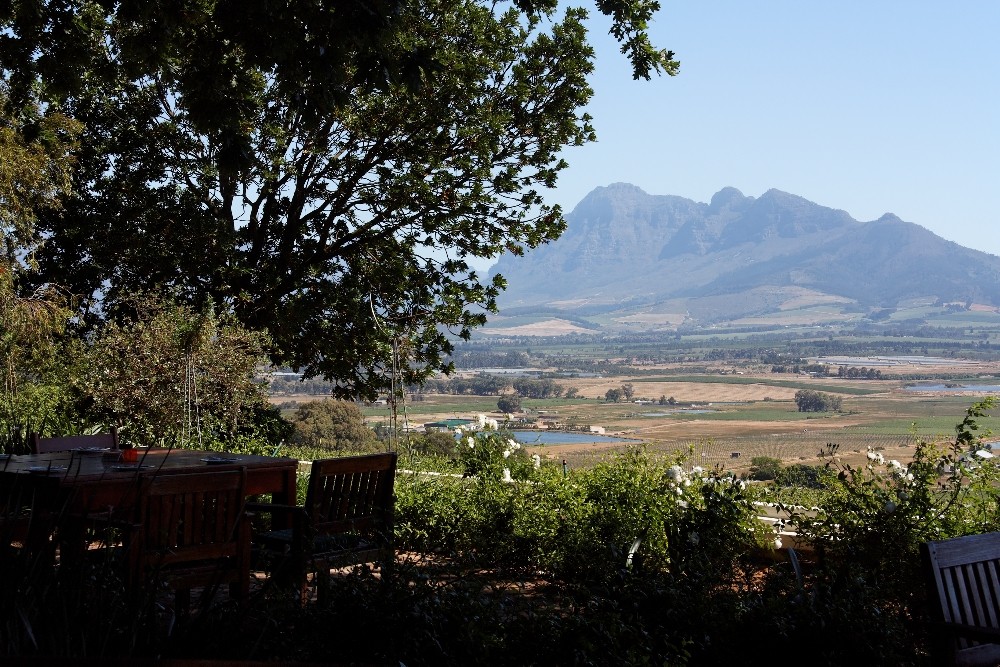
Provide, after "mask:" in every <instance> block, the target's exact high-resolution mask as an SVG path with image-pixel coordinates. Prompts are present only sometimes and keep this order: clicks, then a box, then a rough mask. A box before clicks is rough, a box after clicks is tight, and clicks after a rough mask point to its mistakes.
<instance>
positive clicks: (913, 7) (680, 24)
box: [549, 0, 1000, 255]
mask: <svg viewBox="0 0 1000 667" xmlns="http://www.w3.org/2000/svg"><path fill="white" fill-rule="evenodd" d="M661 2H662V4H663V8H662V10H661V11H660V13H659V14H658V15H657V18H656V19H655V21H654V23H653V25H652V30H651V32H652V36H653V39H654V43H655V44H656V45H657V46H660V47H663V48H669V49H672V50H673V51H675V52H676V54H677V58H678V59H679V60H680V61H681V71H680V74H679V75H678V76H676V77H666V76H661V77H657V78H654V79H653V80H652V81H648V82H647V81H633V80H632V78H631V69H630V66H629V64H628V62H627V60H626V59H625V58H624V56H622V55H620V54H619V53H618V50H617V45H616V44H615V42H614V41H613V40H612V39H611V38H609V37H607V35H606V31H607V25H608V24H607V22H606V21H604V20H597V19H594V20H593V31H592V38H593V42H594V43H595V46H596V48H597V69H596V72H595V74H594V76H593V78H592V85H593V87H594V90H595V95H594V98H593V101H592V103H591V105H590V106H589V108H588V111H589V113H590V114H591V115H592V116H594V124H595V126H596V129H597V134H598V141H597V143H592V144H588V145H586V146H584V147H582V148H572V149H568V150H567V151H566V152H565V153H564V156H565V158H566V159H567V161H568V162H569V163H570V167H569V169H567V170H566V171H564V172H563V173H562V175H561V176H560V179H559V184H558V186H557V188H556V189H555V190H554V191H552V192H551V193H549V199H550V201H551V202H553V203H558V204H561V205H562V206H563V208H564V209H565V210H566V211H567V212H569V211H570V210H572V208H573V207H574V206H575V205H576V204H577V203H578V202H579V201H580V200H581V199H582V198H583V197H584V196H585V195H586V194H587V193H588V192H590V191H591V190H593V189H594V188H595V187H598V186H602V185H607V184H609V183H614V182H619V181H622V182H628V183H633V184H635V185H638V186H639V187H641V188H642V189H644V190H645V191H646V192H649V193H650V194H670V195H679V196H682V197H687V198H690V199H694V200H695V201H701V202H707V201H708V200H709V199H710V198H711V196H712V195H713V194H714V193H715V192H717V191H718V190H720V189H722V188H723V187H726V186H733V187H736V188H738V189H739V190H741V191H742V192H743V194H745V195H750V196H754V197H757V196H760V195H761V194H762V193H764V192H765V191H767V190H769V189H770V188H777V189H779V190H784V191H786V192H791V193H793V194H796V195H800V196H802V197H805V198H806V199H809V200H811V201H814V202H816V203H818V204H821V205H824V206H829V207H832V208H838V209H843V210H845V211H847V212H848V213H849V214H850V215H851V216H852V217H854V218H855V219H857V220H862V221H866V220H874V219H876V218H878V217H879V216H881V215H882V214H883V213H886V212H892V213H895V214H896V215H898V216H899V217H900V218H902V219H903V220H906V221H908V222H914V223H917V224H919V225H922V226H924V227H926V228H928V229H930V230H931V231H933V232H934V233H936V234H938V235H939V236H942V237H944V238H946V239H948V240H951V241H955V242H956V243H959V244H961V245H964V246H968V247H972V248H975V249H977V250H982V251H985V252H989V253H992V254H994V255H1000V224H998V223H1000V219H998V213H997V211H998V208H1000V48H998V47H997V34H998V33H1000V2H994V1H993V0H979V1H975V2H973V1H965V0H959V1H957V2H954V3H944V2H924V1H922V0H909V1H905V2H904V1H903V0H882V1H878V0H869V1H867V2H860V1H856V0H841V1H840V2H836V3H832V2H808V1H803V0H797V1H794V2H793V1H789V0H763V1H761V2H746V1H745V0H742V1H718V0H715V1H712V2H695V1H694V0H686V1H684V2H676V1H675V2H670V0H661ZM585 5H586V6H588V7H589V8H592V7H593V5H591V4H590V3H585ZM594 13H596V10H591V14H594Z"/></svg>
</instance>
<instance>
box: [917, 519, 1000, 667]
mask: <svg viewBox="0 0 1000 667" xmlns="http://www.w3.org/2000/svg"><path fill="white" fill-rule="evenodd" d="M921 552H922V555H923V559H924V565H925V568H926V572H927V574H928V585H929V588H930V590H929V592H930V595H929V599H930V603H931V612H932V614H933V616H934V617H935V618H934V621H935V625H934V628H935V630H936V632H935V633H934V640H935V642H936V645H935V646H934V647H933V648H934V650H935V653H936V657H937V662H938V663H939V664H947V665H998V664H1000V533H986V534H983V535H967V536H965V537H956V538H953V539H949V540H940V541H937V542H926V543H924V544H922V545H921Z"/></svg>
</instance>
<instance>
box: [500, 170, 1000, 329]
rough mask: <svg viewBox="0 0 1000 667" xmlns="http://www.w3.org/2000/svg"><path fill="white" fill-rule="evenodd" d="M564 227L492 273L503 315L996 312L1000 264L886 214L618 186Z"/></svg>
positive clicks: (727, 192) (652, 317) (782, 195)
mask: <svg viewBox="0 0 1000 667" xmlns="http://www.w3.org/2000/svg"><path fill="white" fill-rule="evenodd" d="M566 220H567V223H568V224H567V229H566V232H565V233H564V234H563V236H562V237H561V238H559V239H558V240H557V241H555V242H553V243H551V244H548V245H546V246H542V247H540V248H537V249H535V250H533V251H531V252H529V253H527V254H526V255H525V256H524V257H513V256H504V257H502V258H501V259H500V261H499V262H498V263H497V264H496V265H495V266H494V267H493V269H492V270H491V272H492V273H500V274H502V275H503V276H504V277H505V278H506V279H507V281H508V288H507V291H506V292H505V293H504V295H503V296H502V297H501V300H500V306H501V314H502V315H509V314H517V313H520V314H525V313H530V312H541V311H546V312H557V313H562V314H565V315H579V316H592V315H594V314H601V313H603V314H605V315H606V316H607V317H608V318H610V319H609V321H611V320H614V321H620V320H622V318H625V319H626V320H629V319H630V320H631V321H632V322H638V321H640V320H642V316H643V315H647V316H649V317H647V318H646V319H647V320H649V321H650V322H653V321H656V320H657V317H656V315H664V316H665V315H671V316H677V315H680V316H682V319H683V320H685V321H692V320H698V321H699V322H702V323H705V322H709V321H727V320H733V319H738V318H746V317H753V316H758V317H759V316H763V315H764V314H766V313H771V312H775V311H779V312H787V311H789V310H794V309H795V308H799V309H801V308H809V307H817V306H819V305H826V306H827V307H829V306H830V305H831V304H838V305H837V310H839V312H842V313H843V312H851V313H855V314H857V313H862V314H863V313H866V312H870V311H873V310H878V309H885V308H897V307H899V306H900V304H903V303H905V302H911V301H913V300H925V301H928V302H938V303H941V302H945V303H948V302H960V303H970V304H971V303H976V304H985V305H988V306H1000V258H998V257H996V256H994V255H989V254H987V253H983V252H980V251H977V250H973V249H969V248H964V247H962V246H959V245H958V244H955V243H952V242H950V241H946V240H944V239H942V238H940V237H938V236H936V235H935V234H933V233H931V232H930V231H928V230H927V229H925V228H923V227H920V226H919V225H916V224H913V223H909V222H904V221H902V220H900V219H899V218H898V217H896V216H895V215H892V214H891V213H887V214H885V215H883V216H882V217H880V218H879V219H877V220H873V221H869V222H859V221H857V220H854V219H853V218H851V216H850V215H848V214H847V213H846V212H845V211H841V210H837V209H832V208H828V207H825V206H821V205H819V204H815V203H813V202H810V201H808V200H806V199H804V198H802V197H798V196H796V195H792V194H789V193H786V192H781V191H779V190H768V191H767V192H765V193H764V194H762V195H761V196H760V197H756V198H755V197H748V196H745V195H743V194H742V193H741V192H740V191H739V190H737V189H735V188H731V187H727V188H723V189H722V190H720V191H719V192H718V193H716V194H715V195H714V196H713V197H712V199H711V201H710V202H709V203H707V204H705V203H699V202H695V201H692V200H690V199H685V198H682V197H676V196H670V195H650V194H647V193H646V192H644V191H643V190H641V189H640V188H638V187H636V186H634V185H629V184H626V183H616V184H612V185H609V186H606V187H600V188H597V189H595V190H594V191H592V192H591V193H590V194H588V195H587V196H586V197H585V198H584V199H583V200H582V201H581V202H580V203H579V204H578V205H577V206H576V207H575V208H574V209H573V211H572V212H571V213H569V214H568V215H567V216H566ZM676 319H677V317H673V318H672V319H671V318H667V319H666V320H665V319H664V318H662V317H661V318H659V320H658V321H659V324H660V325H661V326H667V327H668V328H669V326H676V325H677V322H676ZM667 320H669V322H668V321H667Z"/></svg>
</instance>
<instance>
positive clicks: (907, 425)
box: [274, 369, 1000, 471]
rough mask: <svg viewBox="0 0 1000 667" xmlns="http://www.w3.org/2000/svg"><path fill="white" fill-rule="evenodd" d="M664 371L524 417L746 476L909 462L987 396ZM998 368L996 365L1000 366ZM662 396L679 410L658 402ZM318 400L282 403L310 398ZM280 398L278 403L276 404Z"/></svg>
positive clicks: (571, 452)
mask: <svg viewBox="0 0 1000 667" xmlns="http://www.w3.org/2000/svg"><path fill="white" fill-rule="evenodd" d="M678 370H680V371H681V372H682V373H683V369H666V372H665V373H664V374H662V375H661V374H657V375H650V374H649V372H648V369H644V373H643V374H636V375H634V376H630V375H618V376H607V377H590V378H560V379H558V380H557V382H558V384H560V385H561V386H562V387H563V389H564V390H569V389H575V390H576V392H577V397H575V398H551V399H544V400H541V399H528V398H525V399H523V400H522V407H523V408H524V409H525V411H526V414H525V415H524V417H525V419H526V420H528V421H545V422H549V423H550V424H552V425H554V426H555V428H557V429H564V430H571V431H580V430H583V431H586V430H589V428H590V427H591V426H598V427H602V428H604V429H605V432H606V433H607V434H608V435H617V436H625V437H629V438H634V439H636V440H638V441H641V442H642V443H644V445H645V446H646V447H647V448H648V450H649V451H651V452H654V453H663V454H665V455H666V454H673V453H676V452H685V453H687V454H688V455H689V456H690V457H691V459H692V462H693V463H695V464H700V465H703V466H716V465H718V466H721V467H723V468H726V469H729V470H734V471H742V470H745V469H746V468H748V467H749V465H750V460H751V459H752V458H753V457H754V456H771V457H775V458H779V459H781V460H783V461H785V462H786V463H817V462H819V461H820V460H821V459H820V452H821V451H823V450H825V449H828V446H829V445H831V444H836V445H837V451H838V456H839V457H840V458H841V460H842V461H844V462H847V463H861V462H863V461H864V460H865V454H866V452H867V449H868V448H869V447H873V448H877V449H880V450H882V451H883V452H884V454H885V455H886V456H887V457H890V458H896V459H899V460H908V459H909V457H910V456H911V455H912V451H913V445H914V443H915V441H916V440H917V439H922V440H928V441H940V442H944V441H946V440H948V439H949V438H951V437H952V436H953V434H954V431H955V425H956V424H957V423H959V422H960V421H961V420H962V418H963V417H964V415H965V411H966V410H967V409H968V407H969V406H970V405H972V404H973V403H974V402H975V401H977V400H979V399H980V398H981V396H976V395H970V394H961V393H957V392H955V391H949V390H948V389H945V390H942V391H933V392H914V391H907V390H904V389H903V387H904V386H906V383H905V382H903V381H902V380H898V379H883V380H847V379H839V378H810V377H807V376H802V375H791V374H788V375H782V374H773V373H759V374H750V373H746V374H728V375H719V374H701V375H699V374H694V373H687V374H678V375H671V374H670V371H674V372H676V371H678ZM994 370H998V369H994ZM626 383H631V384H632V385H633V388H634V392H635V393H634V397H633V401H634V400H640V399H642V400H645V401H651V402H646V403H641V404H639V403H635V402H620V403H608V402H606V401H605V400H604V395H605V393H606V392H607V391H608V390H609V389H614V388H619V387H621V386H622V385H623V384H626ZM800 389H812V390H815V391H822V392H826V393H830V394H834V395H837V396H839V397H840V398H841V399H842V401H843V406H842V411H841V412H830V413H804V412H799V411H798V410H797V407H796V405H795V402H794V396H795V392H796V391H799V390H800ZM660 397H665V398H673V399H674V403H675V405H672V406H670V405H660V404H659V399H660ZM314 398H315V397H306V396H299V397H294V396H293V397H282V398H281V400H296V399H297V400H311V399H314ZM274 400H275V401H277V400H278V399H277V398H275V399H274ZM496 400H497V399H496V397H495V396H456V395H437V394H427V395H421V396H417V397H408V398H407V400H406V402H405V404H404V405H403V406H401V409H400V411H399V415H398V419H399V423H400V425H402V424H403V422H404V418H405V423H406V424H407V425H408V426H409V427H410V428H419V427H420V425H422V424H423V423H426V422H430V421H438V420H442V419H448V418H475V417H476V415H478V414H486V415H490V416H492V417H494V418H500V419H502V418H503V417H504V416H503V415H500V414H498V413H497V412H496ZM364 413H365V416H366V419H367V420H368V421H369V423H371V424H377V423H388V422H389V421H390V420H391V415H390V411H389V408H387V407H385V406H371V407H367V408H364ZM981 427H982V428H981V431H980V432H981V433H985V432H988V431H989V430H993V431H998V432H1000V417H997V416H991V417H989V418H986V419H983V420H981ZM623 446H626V445H623V444H621V443H597V444H590V443H588V444H573V445H546V446H536V447H531V451H532V452H533V453H538V454H540V455H542V456H544V457H547V458H551V459H556V460H563V459H565V460H566V462H567V464H568V465H570V466H571V467H586V466H589V465H592V464H593V463H594V462H596V461H598V460H600V459H601V458H602V457H606V456H607V455H609V454H610V453H612V452H613V451H614V450H615V449H617V448H621V447H623Z"/></svg>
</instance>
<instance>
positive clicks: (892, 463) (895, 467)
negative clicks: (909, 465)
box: [889, 459, 903, 470]
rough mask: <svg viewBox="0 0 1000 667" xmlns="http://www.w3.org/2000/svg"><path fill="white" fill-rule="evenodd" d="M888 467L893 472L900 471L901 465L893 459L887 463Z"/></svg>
mask: <svg viewBox="0 0 1000 667" xmlns="http://www.w3.org/2000/svg"><path fill="white" fill-rule="evenodd" d="M889 467H891V468H892V469H893V470H902V469H903V464H902V463H900V462H899V461H897V460H896V459H893V460H891V461H889Z"/></svg>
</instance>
